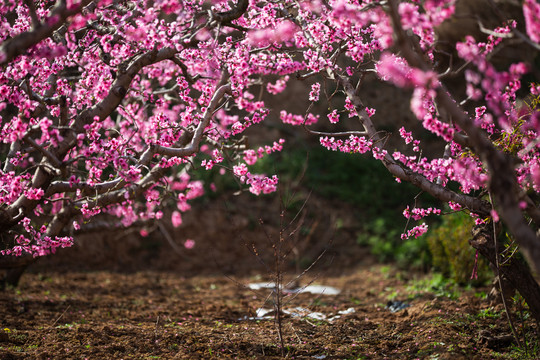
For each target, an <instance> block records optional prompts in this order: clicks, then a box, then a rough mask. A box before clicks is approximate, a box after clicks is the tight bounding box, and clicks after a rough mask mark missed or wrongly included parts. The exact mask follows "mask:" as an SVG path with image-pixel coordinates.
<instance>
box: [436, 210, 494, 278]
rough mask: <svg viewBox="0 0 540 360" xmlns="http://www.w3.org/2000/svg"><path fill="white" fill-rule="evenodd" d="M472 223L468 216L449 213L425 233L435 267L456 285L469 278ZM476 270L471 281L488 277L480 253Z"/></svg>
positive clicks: (470, 270)
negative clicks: (476, 275) (474, 278)
mask: <svg viewBox="0 0 540 360" xmlns="http://www.w3.org/2000/svg"><path fill="white" fill-rule="evenodd" d="M473 225H474V220H473V219H472V218H471V217H470V216H469V215H467V214H465V213H463V212H458V213H453V214H449V215H445V216H443V217H442V222H441V224H440V225H439V226H437V227H436V228H434V229H431V230H430V231H428V233H427V235H426V237H427V238H426V239H427V242H428V244H429V250H430V252H431V256H432V259H433V260H432V261H433V267H434V268H435V270H437V271H440V272H442V273H443V274H444V275H445V276H448V277H450V278H451V279H452V280H454V281H456V282H457V283H460V284H464V283H468V282H470V281H471V274H472V272H473V269H474V266H475V262H476V260H475V258H476V256H475V254H476V253H475V250H474V249H473V248H472V247H471V246H470V245H469V239H470V238H471V229H472V227H473ZM477 272H478V279H477V280H475V281H474V282H475V283H483V282H485V281H487V280H488V279H489V276H490V271H489V268H488V265H487V262H486V261H485V260H484V259H483V258H482V257H481V256H479V257H478V265H477Z"/></svg>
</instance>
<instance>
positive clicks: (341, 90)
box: [0, 0, 540, 320]
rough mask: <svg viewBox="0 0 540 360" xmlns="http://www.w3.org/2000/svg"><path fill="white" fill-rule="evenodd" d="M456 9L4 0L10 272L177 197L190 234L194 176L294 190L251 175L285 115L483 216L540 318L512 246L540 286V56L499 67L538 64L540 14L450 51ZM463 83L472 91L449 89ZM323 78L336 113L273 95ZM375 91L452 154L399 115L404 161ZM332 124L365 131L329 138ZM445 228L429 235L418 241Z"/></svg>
mask: <svg viewBox="0 0 540 360" xmlns="http://www.w3.org/2000/svg"><path fill="white" fill-rule="evenodd" d="M490 3H491V4H492V5H493V6H494V11H496V5H495V4H494V3H493V2H490ZM454 11H455V4H454V1H450V0H446V1H445V0H411V1H394V0H390V1H369V0H368V1H360V0H328V1H325V0H313V1H301V0H280V1H278V0H261V1H256V0H238V1H229V2H227V1H222V0H212V1H202V0H201V1H197V0H153V1H118V0H102V1H99V0H94V1H90V0H59V1H47V0H43V1H32V0H25V1H23V2H22V3H19V2H16V1H14V0H8V1H4V2H3V3H2V5H0V16H1V17H0V97H1V102H0V116H1V128H0V141H1V147H2V150H3V151H2V155H1V156H0V161H1V163H2V164H1V168H0V234H1V235H2V243H3V249H2V251H1V261H2V262H3V263H4V264H8V265H6V266H11V265H9V264H11V263H16V261H15V260H13V259H17V257H18V258H32V257H36V256H41V255H46V254H49V253H51V252H54V250H55V249H56V248H58V247H66V246H70V245H71V244H72V243H73V237H72V236H71V235H70V234H72V233H73V232H74V231H84V229H85V227H87V226H91V225H92V223H93V222H95V221H96V220H97V219H98V218H101V217H106V218H110V217H116V218H118V221H117V223H118V224H120V225H119V226H123V227H128V226H132V225H134V224H140V223H144V222H148V221H155V220H159V219H160V217H162V216H163V209H164V207H166V206H168V205H167V204H168V200H167V199H174V202H175V205H176V208H177V209H175V210H174V212H173V217H172V221H173V223H174V224H175V225H180V224H181V222H182V216H181V214H182V213H183V212H184V211H187V210H189V207H190V205H189V201H190V200H191V199H194V198H196V197H198V196H200V195H201V194H202V184H201V182H200V181H199V180H198V179H196V178H193V177H192V173H191V172H190V169H192V168H193V167H194V166H196V167H204V168H206V169H211V168H212V167H214V166H221V167H222V168H223V169H224V170H225V172H228V173H230V174H231V176H234V177H237V178H238V180H239V181H240V182H241V183H244V184H245V186H246V188H249V190H250V191H251V192H252V193H254V194H261V193H271V192H273V191H275V189H276V186H277V181H278V179H277V177H276V176H275V175H270V176H266V175H264V174H255V173H252V172H251V171H250V166H251V165H253V164H254V163H255V162H256V161H257V159H259V158H260V157H262V156H264V155H265V154H268V153H271V152H274V151H280V150H281V149H282V145H283V140H280V139H268V145H267V146H266V147H262V148H259V149H250V148H247V147H246V144H247V143H246V141H245V140H244V138H243V137H242V135H243V133H244V131H245V130H246V129H248V128H249V127H251V126H255V125H257V124H258V123H261V122H263V121H265V119H266V118H268V117H275V118H279V119H280V120H281V121H282V122H284V123H286V124H290V125H291V126H298V127H301V128H303V129H306V130H307V131H308V132H310V133H312V134H314V136H318V137H319V138H320V143H321V145H322V146H324V147H326V148H328V149H329V150H331V151H342V152H347V153H359V154H370V155H371V156H373V157H374V158H375V159H377V160H379V161H381V162H382V163H383V164H384V165H385V166H386V168H387V169H388V171H389V172H390V173H391V174H392V175H393V176H395V178H396V181H408V182H411V183H412V184H414V185H415V186H417V187H419V188H420V189H421V190H422V191H424V192H427V193H429V194H431V195H432V196H434V197H435V198H437V199H439V200H441V201H442V202H443V203H446V204H447V205H448V207H449V208H451V209H453V210H454V211H467V212H469V213H470V214H471V215H472V216H474V217H476V219H477V224H478V227H477V228H476V231H475V232H474V236H473V238H472V240H471V245H472V246H473V247H475V248H476V249H477V250H478V252H479V253H481V254H482V255H484V256H486V257H487V258H488V259H489V260H490V261H491V262H492V263H493V264H495V265H499V263H501V262H503V261H504V262H505V266H504V267H499V268H500V270H501V271H502V272H503V273H504V275H505V276H506V277H508V278H509V279H510V281H511V282H512V284H513V286H514V287H515V288H516V289H517V290H519V291H520V292H521V293H522V295H523V296H524V297H525V298H526V300H527V302H528V303H529V305H530V306H531V309H532V310H533V315H534V316H535V318H536V319H537V320H540V296H538V295H539V294H540V288H539V287H538V284H537V283H536V282H535V281H534V279H533V277H532V275H531V272H530V271H529V269H528V268H527V266H526V265H525V264H524V263H523V262H521V261H520V260H519V259H517V258H516V257H512V256H510V255H508V254H506V255H505V254H501V250H502V249H501V248H500V246H499V245H498V244H497V232H498V230H497V229H498V228H499V227H501V226H504V227H505V228H506V229H508V233H509V234H510V238H511V241H512V244H511V245H512V246H515V247H517V248H519V250H520V251H521V253H522V254H523V255H524V256H525V258H526V260H527V263H528V266H530V268H531V269H532V270H533V271H534V272H537V273H538V271H540V239H539V237H538V235H537V231H538V227H539V226H540V211H539V209H538V204H539V199H540V198H539V191H540V153H539V145H540V141H539V140H538V134H539V132H540V113H539V111H538V102H539V96H540V85H539V84H537V83H535V82H534V80H530V79H531V76H530V75H531V74H532V75H533V76H532V78H534V76H535V74H536V75H538V71H539V70H538V68H535V65H534V62H532V61H530V59H529V60H527V59H523V60H517V61H511V62H510V63H506V64H504V66H501V65H500V64H497V65H495V64H494V62H493V61H492V60H493V58H496V55H497V53H498V52H499V51H501V49H504V48H505V47H506V46H507V45H508V44H509V43H512V44H515V43H520V44H521V45H522V46H524V47H525V48H527V49H528V50H527V51H529V52H531V53H534V52H538V50H539V49H540V44H539V42H540V35H539V34H540V5H539V4H538V3H536V2H535V1H534V0H525V1H523V2H522V4H521V5H519V14H520V16H519V17H518V18H516V19H510V18H505V17H504V13H501V12H498V13H497V14H499V15H500V19H498V20H499V24H498V25H497V26H495V27H493V28H486V27H485V26H484V25H483V24H481V23H480V24H479V28H480V29H481V31H482V32H483V34H484V36H477V37H473V36H467V37H465V38H464V39H462V40H461V41H458V42H457V43H455V44H451V45H452V48H451V49H450V50H448V48H447V47H445V48H444V49H443V47H441V44H442V41H441V39H440V37H439V33H438V29H439V28H440V26H442V25H444V23H445V22H450V23H451V22H452V21H453V19H452V15H453V13H454ZM456 78H458V79H461V83H462V86H461V87H456V86H449V85H448V84H447V80H448V79H456ZM306 79H309V81H310V82H311V83H312V86H311V87H310V88H309V89H308V90H307V91H306V94H305V96H306V98H307V99H309V101H311V102H312V103H313V104H315V103H317V102H325V103H328V111H327V113H326V114H314V113H312V112H311V108H309V109H307V111H306V112H305V113H303V114H292V113H288V112H287V111H284V110H283V109H279V108H269V106H268V104H265V102H264V101H263V100H262V99H261V97H260V96H259V95H258V94H259V93H260V92H261V89H262V90H264V91H266V92H267V93H269V94H278V93H280V92H284V91H288V88H287V86H288V84H289V83H290V82H292V81H304V80H306ZM526 79H529V80H526ZM368 80H369V81H370V82H374V81H377V82H387V83H390V84H393V85H394V86H396V87H399V88H403V89H405V90H407V91H409V93H410V94H411V95H410V109H411V111H412V113H413V114H414V115H415V116H416V118H418V121H419V123H420V124H421V125H422V127H421V129H422V131H424V132H429V133H431V134H434V135H435V136H437V137H438V138H439V139H440V142H441V143H444V144H445V147H444V151H442V153H440V154H433V153H427V152H424V151H423V149H424V148H423V143H422V141H421V139H420V136H421V135H422V134H421V133H419V132H418V130H417V129H415V130H413V129H407V128H406V127H405V126H403V124H400V123H399V121H400V116H399V114H396V118H395V120H394V119H392V121H393V123H394V125H395V127H396V129H399V131H397V133H399V136H401V138H402V139H403V142H404V144H405V145H406V146H408V150H407V151H396V150H394V149H389V148H387V146H386V139H387V134H386V133H385V132H384V131H381V128H380V126H379V125H378V117H377V108H376V107H374V105H373V104H369V103H365V101H364V100H363V99H362V96H361V90H362V87H363V86H367V85H366V84H369V83H368V82H367V81H368ZM339 94H343V95H344V97H343V98H344V105H342V106H340V105H336V104H337V102H335V101H333V98H334V97H337V96H339ZM295 96H298V95H296V94H295ZM300 96H301V95H300ZM324 121H328V122H329V124H327V125H332V124H336V126H337V125H342V126H346V127H347V128H348V129H350V130H346V131H332V132H321V131H317V128H316V127H315V126H316V123H320V122H324ZM225 157H227V158H228V159H230V160H231V161H229V162H228V163H227V164H225V163H224V158H225ZM229 164H231V165H229ZM359 186H361V184H359ZM440 212H441V209H433V208H430V209H419V208H413V209H407V210H406V211H405V213H404V215H405V216H406V217H408V218H410V219H411V220H412V221H420V220H421V219H422V218H423V217H425V216H427V215H430V214H439V213H440ZM427 229H428V227H427V225H426V224H424V223H418V224H416V226H412V227H411V228H410V229H407V230H406V231H405V233H404V234H403V235H402V237H403V238H404V239H406V238H407V237H410V236H420V235H421V234H423V233H424V232H426V231H427ZM505 256H506V257H505Z"/></svg>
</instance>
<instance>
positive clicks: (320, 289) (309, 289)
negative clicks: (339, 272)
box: [248, 282, 341, 295]
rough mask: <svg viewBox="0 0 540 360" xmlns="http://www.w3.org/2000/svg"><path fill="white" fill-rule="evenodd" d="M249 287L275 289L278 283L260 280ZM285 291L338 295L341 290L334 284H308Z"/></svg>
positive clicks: (287, 292)
mask: <svg viewBox="0 0 540 360" xmlns="http://www.w3.org/2000/svg"><path fill="white" fill-rule="evenodd" d="M248 287H249V288H250V289H252V290H260V289H275V288H276V285H275V284H274V283H273V282H260V283H252V284H248ZM283 292H284V293H286V294H300V293H311V294H322V295H337V294H339V293H340V292H341V290H339V289H336V288H335V287H332V286H326V285H306V286H300V287H297V288H292V289H287V288H286V289H283Z"/></svg>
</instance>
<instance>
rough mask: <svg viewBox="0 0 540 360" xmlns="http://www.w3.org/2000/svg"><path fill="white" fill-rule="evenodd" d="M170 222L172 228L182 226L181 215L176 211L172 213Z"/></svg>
mask: <svg viewBox="0 0 540 360" xmlns="http://www.w3.org/2000/svg"><path fill="white" fill-rule="evenodd" d="M171 221H172V224H173V226H174V227H179V226H180V225H182V215H181V214H180V212H178V211H176V210H175V211H173V213H172V216H171Z"/></svg>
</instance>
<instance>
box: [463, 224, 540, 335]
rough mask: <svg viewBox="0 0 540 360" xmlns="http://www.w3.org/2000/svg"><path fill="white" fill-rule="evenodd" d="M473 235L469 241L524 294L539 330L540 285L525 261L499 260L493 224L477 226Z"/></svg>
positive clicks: (516, 257) (516, 259)
mask: <svg viewBox="0 0 540 360" xmlns="http://www.w3.org/2000/svg"><path fill="white" fill-rule="evenodd" d="M472 235H473V236H472V239H471V240H470V241H469V243H470V244H471V246H472V247H474V248H475V249H476V250H478V252H479V253H480V254H481V255H483V256H484V257H485V258H486V259H488V261H489V262H490V263H491V264H492V265H494V266H497V265H498V266H499V272H500V274H501V276H503V277H504V278H506V280H507V281H508V283H509V284H511V285H512V286H513V287H514V288H515V289H516V290H517V291H518V292H519V293H520V294H521V296H523V298H524V299H525V301H526V302H527V304H528V305H529V309H530V312H531V315H532V316H533V317H534V319H535V320H536V324H537V331H538V330H539V329H540V285H539V284H538V282H537V281H536V279H535V278H534V277H533V276H532V273H531V271H530V269H529V267H528V266H527V264H526V263H525V261H524V260H522V259H521V258H520V257H518V256H512V257H510V258H507V259H505V261H504V263H503V264H501V261H497V256H498V254H497V247H496V246H495V238H494V230H493V227H492V226H491V224H483V225H478V226H475V227H474V228H473V231H472Z"/></svg>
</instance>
